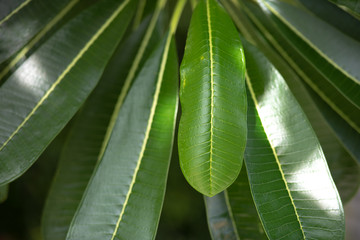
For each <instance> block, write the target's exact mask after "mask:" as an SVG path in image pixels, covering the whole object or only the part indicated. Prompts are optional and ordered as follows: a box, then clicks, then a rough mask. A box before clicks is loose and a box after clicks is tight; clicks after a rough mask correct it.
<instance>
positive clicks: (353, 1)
mask: <svg viewBox="0 0 360 240" xmlns="http://www.w3.org/2000/svg"><path fill="white" fill-rule="evenodd" d="M329 1H331V2H333V3H335V4H337V5H338V6H340V7H342V8H344V9H345V10H346V11H348V12H350V13H351V14H352V15H354V16H355V17H357V18H359V19H360V1H359V0H329Z"/></svg>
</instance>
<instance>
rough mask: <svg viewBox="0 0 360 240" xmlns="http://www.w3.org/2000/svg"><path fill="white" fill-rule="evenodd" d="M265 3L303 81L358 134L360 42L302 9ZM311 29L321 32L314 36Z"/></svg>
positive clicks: (359, 123)
mask: <svg viewBox="0 0 360 240" xmlns="http://www.w3.org/2000/svg"><path fill="white" fill-rule="evenodd" d="M264 3H265V6H266V7H267V8H268V10H269V11H271V12H272V13H273V14H274V15H273V16H272V18H271V19H273V22H274V24H275V25H276V27H277V28H278V29H280V32H281V34H282V35H284V36H285V38H286V40H287V42H288V43H287V45H289V46H288V48H285V49H286V52H287V54H288V55H290V56H291V57H292V59H296V64H297V65H298V66H299V67H298V68H297V70H298V71H304V72H305V74H307V77H304V80H306V82H307V83H308V84H309V85H310V86H311V87H312V88H313V89H314V90H315V91H316V92H317V93H318V94H319V95H320V96H321V97H322V98H323V99H324V100H325V101H327V102H328V104H329V105H331V106H332V107H333V108H334V110H336V111H337V112H338V113H339V114H340V115H342V117H343V118H344V119H346V120H347V121H348V122H349V124H350V125H352V126H353V127H354V128H355V129H356V130H357V131H359V132H360V121H359V119H358V117H357V116H358V115H359V114H360V94H359V92H360V71H359V68H358V66H357V64H356V63H357V62H358V61H359V59H360V43H359V42H358V41H356V40H355V39H353V38H351V37H350V36H347V35H346V34H344V33H343V32H341V31H340V30H339V29H337V28H335V27H333V26H332V25H330V24H328V23H326V22H324V21H323V20H322V19H321V18H319V17H317V16H315V15H313V14H311V13H309V12H307V11H305V10H303V9H302V8H301V7H296V6H293V5H290V4H287V3H283V2H264ZM274 16H276V18H275V17H274ZM300 19H301V20H300ZM279 20H280V21H279ZM314 28H315V29H318V31H321V32H320V33H318V34H313V30H312V29H314ZM281 45H282V46H284V45H283V44H281ZM339 45H341V51H338V50H335V48H337V47H338V46H339ZM285 46H286V45H285ZM289 48H290V51H289ZM302 58H304V60H302ZM299 74H301V73H299Z"/></svg>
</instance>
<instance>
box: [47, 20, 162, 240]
mask: <svg viewBox="0 0 360 240" xmlns="http://www.w3.org/2000/svg"><path fill="white" fill-rule="evenodd" d="M156 21H157V16H155V17H154V19H153V20H152V21H151V22H153V23H154V24H149V21H145V22H143V23H142V25H140V27H139V29H138V30H137V31H136V32H134V33H133V34H132V35H130V36H129V37H128V38H127V39H126V41H124V42H123V43H122V44H121V45H120V47H119V48H118V49H117V50H116V52H115V53H114V56H113V57H112V59H111V60H110V62H109V64H108V66H107V68H106V70H105V72H104V74H103V76H102V78H101V79H100V82H99V84H98V86H97V87H96V88H95V90H94V92H93V93H92V94H91V95H90V97H89V99H88V100H87V101H86V103H85V106H83V108H82V109H81V110H80V113H79V114H78V116H77V117H76V120H75V122H74V123H73V125H72V130H71V134H70V135H69V137H68V141H67V144H66V146H65V147H64V149H63V152H62V156H61V158H60V160H59V161H60V163H59V166H58V169H57V173H56V176H55V179H54V182H53V184H52V187H51V190H50V193H49V195H48V199H47V202H46V206H45V209H44V212H43V218H42V231H43V237H44V239H49V240H57V239H59V240H60V239H64V238H65V237H66V234H67V231H68V228H69V225H70V223H71V220H72V218H73V216H74V214H75V211H76V209H77V206H78V205H79V203H80V200H81V197H82V195H83V193H84V191H85V188H86V186H87V183H88V181H89V179H90V177H91V174H92V172H93V169H94V167H95V164H96V162H97V160H98V159H99V157H100V154H101V152H102V148H103V146H104V145H106V143H104V141H105V140H106V137H105V136H106V133H107V132H108V131H111V130H112V129H108V128H110V119H111V116H112V115H113V112H114V111H115V104H116V102H117V99H118V97H117V96H119V95H120V92H124V93H123V94H124V95H125V94H126V93H127V91H123V90H122V87H123V86H124V85H125V79H127V76H129V74H130V73H129V71H130V69H134V72H136V70H135V69H137V70H139V69H140V68H141V66H142V65H143V61H141V62H137V61H136V60H135V59H136V56H139V57H138V58H141V59H142V58H143V56H144V55H146V56H148V55H149V53H148V52H149V51H150V50H152V48H153V46H155V44H156V42H158V40H159V38H160V37H159V36H158V33H157V31H154V28H155V23H156ZM147 27H148V28H147ZM146 32H147V33H148V34H146ZM144 35H146V36H147V35H149V36H152V37H151V39H149V38H147V37H145V36H144ZM141 45H144V46H145V48H144V49H146V51H140V50H138V49H140V46H141ZM149 46H150V47H149ZM134 65H136V66H134ZM119 66H121V67H120V68H119ZM132 66H134V67H132ZM130 77H131V78H133V77H134V76H130ZM126 85H128V84H126ZM120 107H121V106H120ZM120 107H119V108H120Z"/></svg>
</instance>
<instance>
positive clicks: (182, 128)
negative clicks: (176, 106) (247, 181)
mask: <svg viewBox="0 0 360 240" xmlns="http://www.w3.org/2000/svg"><path fill="white" fill-rule="evenodd" d="M244 70H245V62H244V56H243V51H242V45H241V42H240V39H239V36H238V33H237V31H236V29H235V27H234V25H233V23H232V21H231V19H230V18H229V16H228V15H227V13H226V12H225V11H224V10H223V9H222V8H221V7H220V6H219V5H218V3H216V1H214V0H207V1H206V2H204V1H203V2H200V3H199V4H198V5H197V7H196V9H195V10H194V13H193V16H192V19H191V23H190V28H189V33H188V38H187V43H186V48H185V54H184V58H183V61H182V63H181V70H180V75H181V86H180V101H181V109H182V116H181V119H180V125H179V141H178V144H179V158H180V166H181V169H182V171H183V173H184V176H185V178H186V179H187V181H188V182H189V183H190V185H192V186H193V187H194V188H195V189H196V190H198V191H199V192H201V193H203V194H205V195H207V196H214V195H215V194H217V193H219V192H221V191H223V190H224V189H226V188H227V187H228V186H229V185H230V184H231V183H233V182H234V181H235V179H236V177H237V176H238V174H239V172H240V169H241V166H242V156H243V152H244V148H245V143H246V93H245V87H244Z"/></svg>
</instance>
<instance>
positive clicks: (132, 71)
mask: <svg viewBox="0 0 360 240" xmlns="http://www.w3.org/2000/svg"><path fill="white" fill-rule="evenodd" d="M165 2H166V0H160V1H159V2H158V3H159V4H157V6H156V9H155V12H154V15H153V17H152V18H151V20H150V24H149V26H148V28H147V30H146V33H145V36H144V39H143V41H142V42H141V44H140V47H139V50H138V52H137V54H136V56H135V59H134V62H133V64H132V65H131V67H130V70H129V73H128V75H127V76H126V79H125V83H124V86H123V87H122V89H121V92H120V95H119V97H118V100H117V102H116V105H115V108H114V111H113V113H112V115H111V119H110V122H109V126H108V128H107V130H106V134H105V137H104V140H103V143H102V146H101V150H100V153H99V156H98V159H97V161H100V160H101V158H102V157H103V155H104V152H105V149H106V146H107V144H108V143H109V140H110V137H111V133H112V130H113V129H114V126H115V123H116V119H117V116H118V115H119V111H120V108H121V106H122V104H123V102H124V100H125V97H126V94H127V92H128V90H129V88H130V86H131V83H132V81H133V79H134V76H135V73H136V71H137V69H138V67H139V64H140V61H141V59H142V57H143V55H144V53H145V50H146V47H147V45H148V43H149V41H150V38H151V35H152V33H153V31H154V28H155V26H156V22H157V19H158V17H159V15H160V12H161V10H162V9H163V8H164V5H165Z"/></svg>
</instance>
